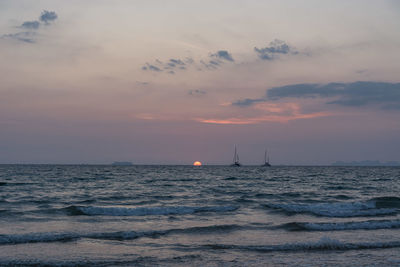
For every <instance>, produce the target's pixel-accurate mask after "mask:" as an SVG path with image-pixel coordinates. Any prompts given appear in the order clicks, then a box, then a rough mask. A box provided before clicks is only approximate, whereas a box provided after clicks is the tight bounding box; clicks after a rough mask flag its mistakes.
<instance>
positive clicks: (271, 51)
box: [254, 39, 298, 60]
mask: <svg viewBox="0 0 400 267" xmlns="http://www.w3.org/2000/svg"><path fill="white" fill-rule="evenodd" d="M254 51H255V52H256V53H257V55H258V57H259V58H261V59H262V60H274V59H276V58H277V55H279V54H289V53H290V54H297V53H298V52H297V51H294V50H293V48H292V47H290V46H289V45H288V44H287V43H285V42H284V41H282V40H278V39H275V40H274V41H272V42H270V43H269V46H267V47H264V48H257V47H254Z"/></svg>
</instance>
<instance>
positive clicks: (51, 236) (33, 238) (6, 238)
mask: <svg viewBox="0 0 400 267" xmlns="http://www.w3.org/2000/svg"><path fill="white" fill-rule="evenodd" d="M243 228H244V226H240V225H235V224H233V225H231V224H224V225H210V226H196V227H189V228H173V229H167V230H150V231H119V232H106V233H101V232H98V233H74V232H63V233H60V232H44V233H29V234H11V235H0V245H8V244H25V243H49V242H68V241H73V240H77V239H81V238H90V239H104V240H132V239H137V238H141V237H149V238H156V237H160V236H165V235H169V234H205V233H216V232H232V231H236V230H240V229H243Z"/></svg>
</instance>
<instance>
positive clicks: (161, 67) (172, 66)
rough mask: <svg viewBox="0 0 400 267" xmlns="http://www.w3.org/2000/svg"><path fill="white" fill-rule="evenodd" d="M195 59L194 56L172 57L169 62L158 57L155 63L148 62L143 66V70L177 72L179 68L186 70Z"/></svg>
mask: <svg viewBox="0 0 400 267" xmlns="http://www.w3.org/2000/svg"><path fill="white" fill-rule="evenodd" d="M193 63H194V60H193V59H192V58H185V59H184V60H182V59H179V58H178V59H176V58H171V59H169V60H168V61H167V62H163V61H161V60H159V59H156V60H155V61H154V63H153V64H149V63H146V65H145V66H142V70H151V71H156V72H164V71H165V72H167V73H169V74H175V72H176V71H177V70H186V67H187V65H190V64H193Z"/></svg>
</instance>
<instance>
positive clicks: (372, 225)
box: [278, 220, 400, 231]
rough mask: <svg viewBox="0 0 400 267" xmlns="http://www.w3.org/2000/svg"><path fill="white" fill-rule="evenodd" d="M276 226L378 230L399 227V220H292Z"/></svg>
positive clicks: (326, 229)
mask: <svg viewBox="0 0 400 267" xmlns="http://www.w3.org/2000/svg"><path fill="white" fill-rule="evenodd" d="M278 228H283V229H287V230H289V231H341V230H378V229H396V228H400V220H370V221H361V222H335V223H310V222H292V223H286V224H283V225H281V226H279V227H278Z"/></svg>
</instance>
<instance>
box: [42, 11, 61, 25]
mask: <svg viewBox="0 0 400 267" xmlns="http://www.w3.org/2000/svg"><path fill="white" fill-rule="evenodd" d="M57 18H58V16H57V14H56V12H54V11H47V10H43V12H42V14H41V15H40V17H39V20H40V21H42V22H44V23H46V24H49V23H50V22H53V21H55V20H56V19H57Z"/></svg>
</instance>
